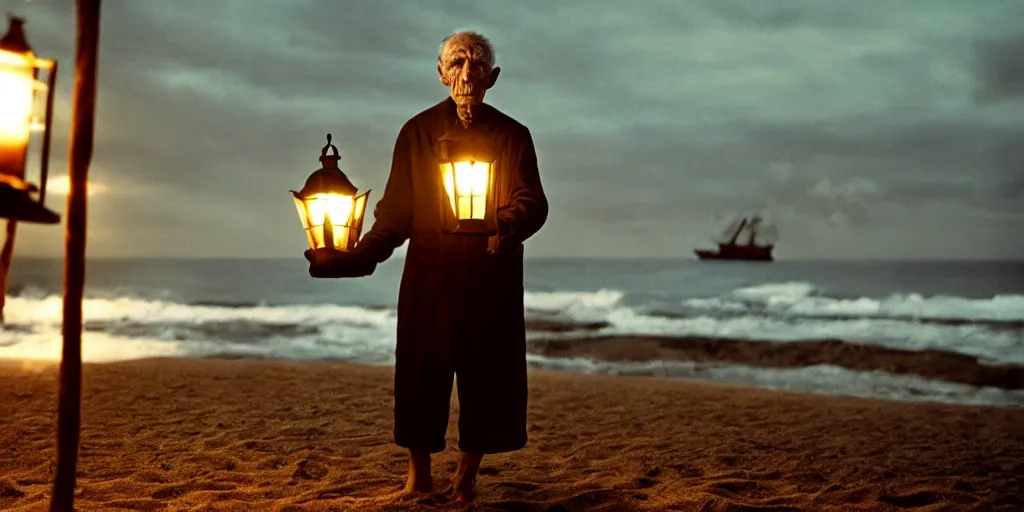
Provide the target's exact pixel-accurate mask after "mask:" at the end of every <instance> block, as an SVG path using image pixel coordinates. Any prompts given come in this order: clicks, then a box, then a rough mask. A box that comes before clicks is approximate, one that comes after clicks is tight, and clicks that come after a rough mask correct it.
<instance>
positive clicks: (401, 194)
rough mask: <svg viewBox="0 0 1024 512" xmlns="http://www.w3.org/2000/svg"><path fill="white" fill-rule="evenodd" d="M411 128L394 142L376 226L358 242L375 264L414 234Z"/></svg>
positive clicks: (377, 209) (375, 218)
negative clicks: (412, 232)
mask: <svg viewBox="0 0 1024 512" xmlns="http://www.w3.org/2000/svg"><path fill="white" fill-rule="evenodd" d="M408 129H409V127H408V125H406V126H403V127H402V130H401V131H400V132H399V133H398V138H397V139H396V140H395V149H394V152H393V154H392V157H391V172H390V174H389V175H388V182H387V184H386V185H385V187H384V195H383V196H381V199H380V201H378V202H377V205H376V206H375V207H374V209H373V217H374V221H373V227H371V228H370V230H369V231H367V232H366V234H365V235H363V237H362V239H361V240H360V241H359V247H360V248H361V251H362V252H364V253H367V254H369V255H370V256H371V257H372V258H373V260H374V261H376V262H378V263H383V262H384V261H385V260H387V259H388V258H389V257H391V254H392V253H393V252H394V251H395V249H396V248H398V247H399V246H401V245H402V244H403V243H405V241H406V240H408V239H409V236H410V233H411V231H412V212H413V206H414V204H413V194H412V164H413V162H412V158H413V156H414V155H413V154H412V151H411V147H410V143H409V135H408Z"/></svg>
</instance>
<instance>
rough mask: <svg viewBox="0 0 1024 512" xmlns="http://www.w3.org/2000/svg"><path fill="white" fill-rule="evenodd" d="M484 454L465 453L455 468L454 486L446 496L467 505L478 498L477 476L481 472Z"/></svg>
mask: <svg viewBox="0 0 1024 512" xmlns="http://www.w3.org/2000/svg"><path fill="white" fill-rule="evenodd" d="M483 457H484V456H483V454H482V453H463V454H462V459H460V460H459V466H458V467H457V468H455V476H454V477H453V478H452V486H451V487H449V488H448V490H447V492H446V493H445V494H447V495H448V497H450V498H452V499H454V500H455V501H457V502H461V503H466V502H469V501H472V500H473V498H474V497H476V474H477V471H479V470H480V462H481V461H482V460H483Z"/></svg>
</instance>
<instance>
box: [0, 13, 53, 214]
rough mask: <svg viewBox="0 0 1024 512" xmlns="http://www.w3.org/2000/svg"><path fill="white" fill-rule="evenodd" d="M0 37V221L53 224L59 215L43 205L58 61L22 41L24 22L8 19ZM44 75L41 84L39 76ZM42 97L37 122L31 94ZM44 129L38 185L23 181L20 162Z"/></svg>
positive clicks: (23, 164)
mask: <svg viewBox="0 0 1024 512" xmlns="http://www.w3.org/2000/svg"><path fill="white" fill-rule="evenodd" d="M9 23H10V26H9V27H8V29H7V33H6V34H5V35H4V36H3V38H0V217H2V218H7V219H10V220H14V221H18V222H38V223H45V224H54V223H57V222H59V221H60V216H59V215H58V214H57V213H55V212H53V211H51V210H49V209H47V208H46V207H45V206H44V203H43V202H44V200H45V198H46V178H47V172H48V168H49V161H50V158H49V153H50V125H51V124H52V122H53V93H54V83H55V81H56V78H57V62H56V61H54V60H48V59H40V58H37V57H36V56H35V53H34V52H33V51H32V48H31V47H30V46H29V44H28V41H26V40H25V30H24V24H25V20H23V19H21V18H16V17H14V16H11V17H9ZM40 70H45V71H47V73H46V74H47V82H46V83H43V82H40V81H39V80H38V79H37V77H38V76H39V71H40ZM40 91H45V92H46V105H45V107H46V110H45V112H44V113H43V116H44V119H45V121H44V123H39V121H38V116H37V114H36V112H35V110H36V108H37V107H36V96H37V95H36V93H37V92H40ZM39 129H41V130H43V143H42V155H41V159H40V177H39V180H40V184H39V186H38V187H37V186H35V185H33V184H31V183H28V182H26V181H25V162H26V160H27V157H28V145H29V139H30V135H31V132H32V131H35V130H39Z"/></svg>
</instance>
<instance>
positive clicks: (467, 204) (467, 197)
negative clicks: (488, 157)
mask: <svg viewBox="0 0 1024 512" xmlns="http://www.w3.org/2000/svg"><path fill="white" fill-rule="evenodd" d="M443 169H444V175H443V178H444V190H445V192H446V193H447V194H448V201H449V204H450V205H451V207H452V211H453V212H455V216H456V217H457V218H459V219H481V220H482V219H483V218H484V215H485V214H486V212H487V187H488V185H489V184H490V173H491V164H489V163H487V162H466V161H464V162H454V163H447V164H444V165H443ZM456 204H457V206H456Z"/></svg>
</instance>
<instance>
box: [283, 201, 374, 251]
mask: <svg viewBox="0 0 1024 512" xmlns="http://www.w3.org/2000/svg"><path fill="white" fill-rule="evenodd" d="M364 202H365V199H364ZM296 203H297V207H298V210H299V218H300V220H301V221H302V224H303V227H304V228H305V229H306V233H307V235H306V236H307V238H308V239H309V244H310V248H312V249H322V248H324V247H326V246H327V244H326V242H325V240H326V238H325V236H324V224H325V223H326V222H328V219H330V227H331V230H332V234H333V237H334V244H333V246H334V248H335V249H342V250H344V249H347V248H348V241H349V240H350V238H351V237H350V233H349V231H350V230H349V226H348V224H349V222H350V215H352V214H353V209H352V207H353V198H352V196H346V195H341V194H313V195H312V196H309V197H307V198H305V199H303V200H298V199H296ZM298 204H301V206H298Z"/></svg>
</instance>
